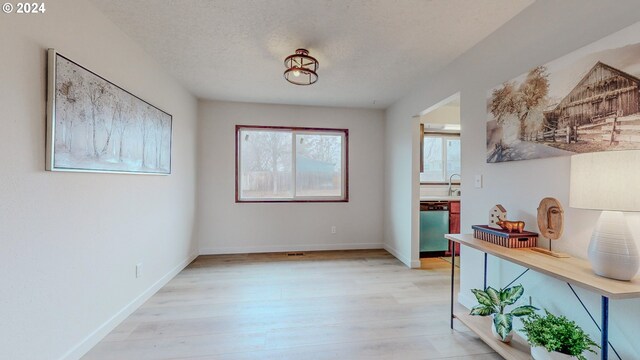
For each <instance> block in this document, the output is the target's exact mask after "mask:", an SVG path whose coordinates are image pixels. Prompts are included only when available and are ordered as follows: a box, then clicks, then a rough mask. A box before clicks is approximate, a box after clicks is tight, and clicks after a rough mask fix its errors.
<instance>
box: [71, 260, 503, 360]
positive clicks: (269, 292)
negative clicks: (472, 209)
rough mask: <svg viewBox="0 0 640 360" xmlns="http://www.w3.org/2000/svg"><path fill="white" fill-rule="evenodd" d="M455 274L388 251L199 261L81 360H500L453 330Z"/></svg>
mask: <svg viewBox="0 0 640 360" xmlns="http://www.w3.org/2000/svg"><path fill="white" fill-rule="evenodd" d="M449 266H450V265H449V264H448V263H446V262H444V261H442V260H440V259H433V260H432V261H427V262H426V263H423V267H426V269H424V270H410V269H407V268H406V267H405V266H404V265H403V264H401V263H400V262H399V261H398V260H396V259H395V258H394V257H393V256H391V255H390V254H389V253H387V252H386V251H383V250H367V251H338V252H311V253H305V256H302V257H286V256H285V255H283V254H249V255H221V256H200V257H198V258H197V259H196V260H195V261H194V262H193V263H192V264H190V265H189V266H188V267H187V268H186V269H185V270H183V271H182V272H181V273H180V274H179V275H178V276H176V277H175V278H174V279H173V280H171V282H169V283H168V284H167V285H166V286H165V287H163V288H162V289H161V290H160V291H159V292H158V293H157V294H155V295H154V296H153V297H152V298H151V299H149V301H147V302H146V303H145V304H144V305H143V306H142V307H140V308H139V309H138V310H137V311H136V312H135V313H133V314H132V315H131V316H130V317H129V318H127V320H126V321H124V322H123V323H122V324H121V325H120V326H118V327H117V328H116V329H115V330H114V331H113V332H111V333H110V334H109V335H108V336H107V337H106V338H105V339H104V340H103V341H101V342H100V343H99V344H98V345H96V346H95V347H94V348H93V349H92V350H91V351H90V352H89V353H88V354H87V355H86V356H85V357H84V358H83V359H87V360H88V359H118V360H125V359H135V360H144V359H192V360H196V359H198V360H203V359H232V360H236V359H305V360H307V359H402V360H405V359H406V360H410V359H460V360H462V359H464V360H471V359H477V360H489V359H501V357H500V356H498V355H496V354H495V353H493V351H492V350H491V349H490V348H488V347H487V346H486V345H485V344H484V343H483V342H482V341H480V340H479V339H478V338H477V337H476V336H475V335H474V334H473V333H471V332H469V331H468V330H467V329H466V328H464V326H463V325H461V324H459V323H458V324H456V330H455V331H453V332H452V331H451V330H450V329H449V284H450V278H449V275H450V271H451V270H450V267H449Z"/></svg>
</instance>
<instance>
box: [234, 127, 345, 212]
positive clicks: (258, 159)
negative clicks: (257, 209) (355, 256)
mask: <svg viewBox="0 0 640 360" xmlns="http://www.w3.org/2000/svg"><path fill="white" fill-rule="evenodd" d="M348 138H349V131H348V130H346V129H312V128H288V127H267V126H243V125H238V126H236V149H237V155H236V201H237V202H296V201H298V202H331V201H334V202H346V201H348V199H349V196H348V175H347V174H348V166H347V164H348V157H347V153H348Z"/></svg>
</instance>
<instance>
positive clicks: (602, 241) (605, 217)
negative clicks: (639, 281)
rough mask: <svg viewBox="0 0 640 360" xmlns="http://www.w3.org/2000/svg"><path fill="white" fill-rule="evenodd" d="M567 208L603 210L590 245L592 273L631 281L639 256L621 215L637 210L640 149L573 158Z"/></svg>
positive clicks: (639, 204) (638, 264) (589, 154)
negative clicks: (624, 212)
mask: <svg viewBox="0 0 640 360" xmlns="http://www.w3.org/2000/svg"><path fill="white" fill-rule="evenodd" d="M569 206H571V207H573V208H578V209H591V210H602V213H601V214H600V218H599V219H598V222H597V223H596V227H595V229H594V230H593V234H592V235H591V242H590V243H589V260H590V261H591V266H592V267H593V271H594V272H595V273H596V274H598V275H600V276H604V277H607V278H611V279H617V280H631V279H632V278H633V277H634V276H635V275H636V273H637V272H638V267H639V266H640V256H639V255H638V249H637V246H636V243H635V241H634V239H633V236H632V233H631V231H630V230H629V226H628V225H627V221H626V219H625V217H624V214H623V213H622V212H623V211H640V150H625V151H604V152H596V153H587V154H579V155H574V156H572V157H571V188H570V190H569Z"/></svg>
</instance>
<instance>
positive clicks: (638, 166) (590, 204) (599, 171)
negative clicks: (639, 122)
mask: <svg viewBox="0 0 640 360" xmlns="http://www.w3.org/2000/svg"><path fill="white" fill-rule="evenodd" d="M569 206H571V207H573V208H579V209H593V210H612V211H640V150H625V151H603V152H595V153H586V154H579V155H574V156H572V157H571V188H570V192H569Z"/></svg>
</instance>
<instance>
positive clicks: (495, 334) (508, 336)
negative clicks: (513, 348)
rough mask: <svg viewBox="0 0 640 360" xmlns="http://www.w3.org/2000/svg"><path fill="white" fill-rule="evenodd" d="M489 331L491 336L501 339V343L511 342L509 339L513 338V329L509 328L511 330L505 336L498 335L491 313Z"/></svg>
mask: <svg viewBox="0 0 640 360" xmlns="http://www.w3.org/2000/svg"><path fill="white" fill-rule="evenodd" d="M491 333H492V334H493V336H494V337H495V338H496V339H498V340H500V341H502V342H503V343H509V342H511V339H512V338H513V330H511V332H509V335H507V337H506V338H505V339H502V338H501V337H500V334H498V332H497V331H496V326H495V325H493V315H491Z"/></svg>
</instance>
